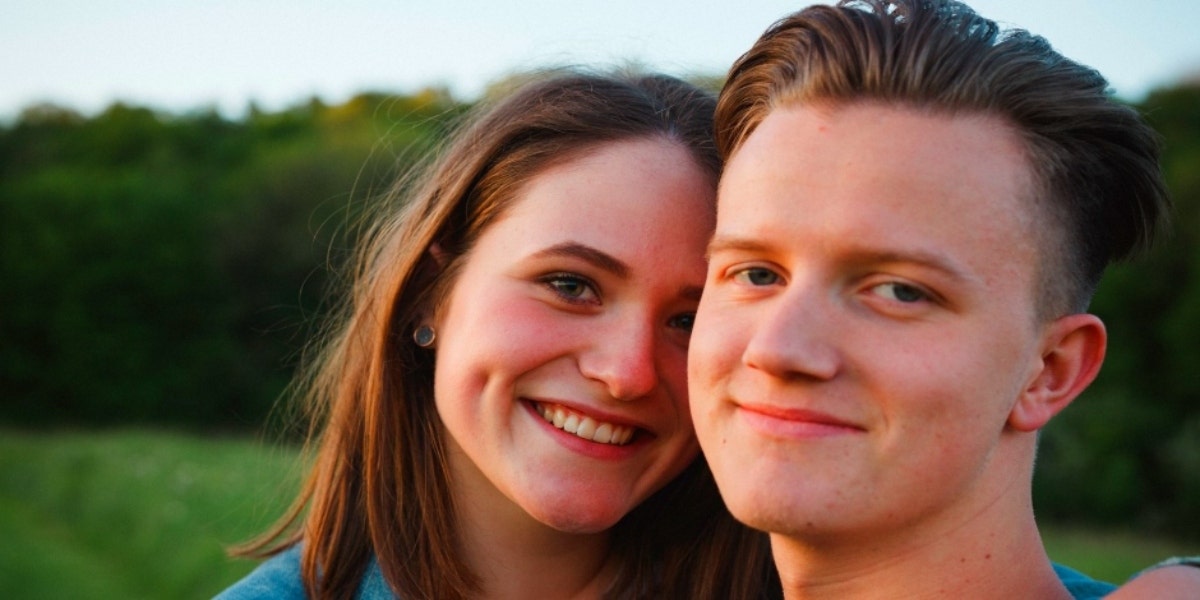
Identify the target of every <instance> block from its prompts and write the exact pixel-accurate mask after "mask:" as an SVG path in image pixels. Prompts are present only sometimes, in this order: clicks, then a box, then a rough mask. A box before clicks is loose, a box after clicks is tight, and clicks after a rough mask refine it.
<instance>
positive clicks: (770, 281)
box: [734, 267, 779, 286]
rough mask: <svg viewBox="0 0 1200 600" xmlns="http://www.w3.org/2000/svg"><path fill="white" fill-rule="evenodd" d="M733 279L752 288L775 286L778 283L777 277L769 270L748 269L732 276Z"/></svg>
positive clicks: (760, 268)
mask: <svg viewBox="0 0 1200 600" xmlns="http://www.w3.org/2000/svg"><path fill="white" fill-rule="evenodd" d="M734 279H736V280H737V281H740V282H742V283H748V284H750V285H753V286H764V285H775V284H776V283H779V275H777V274H775V273H774V272H773V271H771V270H770V269H764V268H762V267H750V268H748V269H742V270H741V271H738V272H737V273H735V274H734Z"/></svg>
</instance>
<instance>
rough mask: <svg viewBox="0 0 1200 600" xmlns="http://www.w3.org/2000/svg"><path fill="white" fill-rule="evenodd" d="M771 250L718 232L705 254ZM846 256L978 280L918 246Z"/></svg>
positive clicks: (865, 250)
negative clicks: (907, 265)
mask: <svg viewBox="0 0 1200 600" xmlns="http://www.w3.org/2000/svg"><path fill="white" fill-rule="evenodd" d="M771 250H772V247H771V246H770V245H768V244H765V243H763V242H760V241H758V240H756V239H754V238H749V237H740V236H721V235H717V236H713V239H712V241H710V242H709V243H708V252H707V254H706V256H707V257H712V255H713V254H715V253H717V252H730V251H733V252H738V251H740V252H751V253H756V254H763V253H767V252H770V251H771ZM848 256H849V258H850V260H852V261H853V262H855V263H859V264H879V263H910V264H915V265H921V266H922V267H925V268H929V269H933V270H935V271H940V272H942V273H944V274H946V275H947V276H948V277H951V278H954V279H958V280H962V281H975V280H978V277H977V276H975V275H973V274H971V273H970V272H968V271H967V270H964V269H962V268H960V267H959V266H957V265H956V264H955V262H954V261H952V260H950V259H949V258H948V257H946V256H944V255H942V254H939V253H937V252H929V251H926V250H920V249H903V250H887V249H884V250H878V249H874V248H857V249H851V250H850V251H849V252H848Z"/></svg>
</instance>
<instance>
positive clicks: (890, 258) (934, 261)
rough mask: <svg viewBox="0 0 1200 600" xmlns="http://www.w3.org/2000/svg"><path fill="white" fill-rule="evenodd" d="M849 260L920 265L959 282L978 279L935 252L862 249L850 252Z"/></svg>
mask: <svg viewBox="0 0 1200 600" xmlns="http://www.w3.org/2000/svg"><path fill="white" fill-rule="evenodd" d="M850 256H851V258H852V259H853V260H854V261H855V262H858V263H864V264H879V263H907V264H913V265H920V266H922V267H925V268H927V269H933V270H934V271H940V272H941V273H943V274H945V275H946V276H948V277H950V278H952V279H957V280H960V281H976V280H978V279H979V278H978V277H977V276H975V275H973V274H971V273H970V272H968V271H966V270H964V269H961V268H959V267H958V266H957V265H956V264H955V262H954V261H952V260H950V259H949V258H948V257H946V256H943V255H942V254H939V253H937V252H928V251H924V250H915V249H914V250H903V251H897V250H872V249H864V250H858V251H851V253H850Z"/></svg>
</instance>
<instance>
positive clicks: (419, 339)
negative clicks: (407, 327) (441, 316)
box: [412, 325, 437, 348]
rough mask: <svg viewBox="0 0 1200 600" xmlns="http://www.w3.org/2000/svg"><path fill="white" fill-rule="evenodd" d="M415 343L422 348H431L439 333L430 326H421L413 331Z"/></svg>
mask: <svg viewBox="0 0 1200 600" xmlns="http://www.w3.org/2000/svg"><path fill="white" fill-rule="evenodd" d="M412 337H413V341H414V342H416V344H417V345H418V346H420V347H422V348H430V347H432V346H433V342H434V340H436V339H437V332H436V331H434V330H433V328H432V327H430V326H428V325H421V326H419V327H417V328H416V329H414V330H413V336H412Z"/></svg>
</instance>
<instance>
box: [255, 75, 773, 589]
mask: <svg viewBox="0 0 1200 600" xmlns="http://www.w3.org/2000/svg"><path fill="white" fill-rule="evenodd" d="M714 109H715V100H714V98H713V97H712V95H711V94H709V93H707V92H705V91H702V90H700V89H698V88H696V87H694V86H692V85H690V84H687V83H685V82H682V81H680V80H677V79H674V78H670V77H666V76H656V75H644V76H599V75H591V74H583V73H565V74H564V73H558V74H555V75H553V76H549V77H542V78H539V79H537V80H535V81H534V82H532V83H528V84H526V85H525V86H523V87H521V88H520V89H518V90H517V91H516V92H515V93H513V94H512V95H510V96H508V97H507V98H505V99H503V100H502V101H500V102H499V103H497V104H496V105H495V106H492V107H490V108H488V109H486V110H484V111H482V112H481V113H479V115H478V116H477V117H476V118H474V119H473V120H472V121H471V122H470V123H469V124H468V125H467V126H465V127H464V128H463V129H461V130H459V132H458V133H457V134H456V135H455V136H454V138H453V139H452V140H451V141H450V144H449V146H448V147H447V150H446V151H445V152H444V153H442V154H441V156H440V157H438V158H437V159H436V160H435V161H434V162H433V163H432V164H431V166H430V168H428V169H427V170H426V172H425V175H424V177H423V179H421V180H419V181H418V182H417V183H416V184H415V185H404V184H402V183H398V184H397V185H396V187H395V189H394V190H393V191H392V192H390V193H389V194H388V197H387V198H385V199H384V203H383V204H382V206H384V207H393V206H394V207H398V208H395V209H391V208H385V210H386V212H385V213H384V214H383V215H382V216H381V217H380V218H379V219H377V220H375V223H376V225H374V226H373V228H372V229H371V230H370V231H369V232H368V235H367V236H366V239H365V240H364V243H363V244H362V246H361V248H362V249H361V255H360V256H359V257H358V261H357V263H356V269H355V271H354V274H353V286H352V288H351V291H350V297H349V298H348V300H347V302H346V305H345V307H344V309H343V310H344V314H343V315H341V316H340V317H339V318H338V320H337V321H336V323H338V325H336V328H335V329H334V330H333V331H332V333H331V334H330V335H329V336H328V337H327V339H326V341H325V342H324V344H323V346H322V347H321V348H322V349H321V351H320V352H319V353H317V356H316V358H315V360H314V361H312V363H311V365H310V368H309V371H308V373H309V375H308V377H307V378H306V379H302V380H301V381H302V383H303V385H302V386H300V387H301V389H300V395H301V396H302V397H303V398H304V400H305V401H306V402H307V403H308V404H310V405H312V406H313V407H314V408H315V414H316V415H317V416H316V417H314V418H315V419H318V420H319V421H320V422H321V423H323V431H322V432H321V433H320V435H319V436H316V437H315V438H314V445H315V447H316V448H317V450H316V455H315V463H314V465H313V468H312V472H311V474H310V476H309V478H308V480H307V482H306V484H305V486H304V488H303V489H302V491H301V493H300V495H299V497H298V498H297V499H296V502H295V503H294V505H293V507H292V508H291V509H290V510H289V511H288V513H287V514H286V515H285V516H284V517H283V518H282V519H281V520H280V521H279V522H278V524H277V525H276V526H275V527H274V528H272V529H271V530H270V531H268V532H267V533H266V534H264V536H263V537H262V538H260V539H259V540H257V541H255V542H252V543H251V544H249V545H248V546H247V547H246V548H244V549H243V550H242V553H243V554H248V555H256V556H266V555H271V554H274V553H277V552H279V551H281V550H283V549H285V548H288V547H290V546H292V545H293V544H297V543H302V544H303V546H302V552H301V556H302V558H301V566H302V574H303V579H304V585H305V588H306V590H307V591H308V594H309V596H311V597H314V598H352V597H353V596H354V594H355V591H356V590H357V588H358V585H359V582H360V580H361V578H362V575H363V573H364V572H365V570H366V568H367V566H368V565H369V563H370V561H371V559H372V556H374V558H375V559H376V560H377V561H378V564H379V567H380V569H381V570H382V573H383V575H384V576H385V578H386V579H387V581H388V582H389V584H390V585H391V587H392V589H393V590H394V591H395V592H396V593H397V594H398V595H399V597H401V598H438V599H454V598H466V597H470V596H472V595H477V594H478V593H479V582H478V579H477V578H476V577H475V575H474V574H473V573H472V572H471V570H470V568H469V567H468V565H466V564H464V563H463V561H462V560H461V559H460V558H459V556H460V553H459V552H458V550H457V541H456V540H457V536H456V526H457V524H456V519H455V509H454V502H453V498H452V495H451V487H450V483H449V482H450V477H451V474H450V472H449V470H448V467H447V461H446V450H445V440H444V433H443V431H442V425H441V422H440V420H439V417H438V415H437V412H436V409H435V407H434V401H433V366H434V365H433V354H432V353H431V352H429V351H427V350H423V349H421V348H419V347H417V346H416V345H415V344H414V343H413V341H412V339H411V337H410V336H411V333H412V331H413V329H414V327H415V326H416V324H417V323H418V321H419V320H420V319H421V318H422V317H423V316H428V315H423V314H422V311H423V310H427V308H428V307H436V306H437V304H438V301H439V300H440V299H442V298H445V297H446V294H447V293H448V291H449V288H450V286H451V285H452V283H453V281H454V279H455V273H456V272H457V271H458V269H459V267H460V264H461V262H462V260H463V258H464V257H465V256H466V255H467V253H468V251H469V250H470V249H471V247H472V246H473V245H474V243H475V242H476V240H477V239H478V238H479V236H480V234H481V233H482V232H483V231H484V230H485V229H486V228H487V227H488V225H489V224H490V223H492V222H494V221H495V220H496V219H497V217H498V216H500V215H501V214H503V212H504V211H505V209H506V208H507V207H508V206H509V205H510V203H511V202H513V200H514V199H515V198H517V197H518V195H519V193H520V190H521V189H522V186H524V185H525V183H526V182H528V181H529V180H530V179H531V178H532V177H534V176H536V175H537V174H538V173H541V172H543V171H545V170H546V169H547V168H549V167H551V166H553V165H556V164H561V163H563V162H566V161H569V160H572V159H574V158H577V157H579V156H580V155H581V154H583V153H585V152H588V151H590V150H592V149H594V148H596V147H597V146H598V145H601V144H605V143H611V142H616V141H621V140H629V139H636V138H643V137H658V138H664V139H667V140H670V141H672V142H674V143H677V144H679V145H680V146H682V147H684V148H686V149H688V151H689V152H690V154H691V155H692V157H693V159H694V160H695V161H696V163H697V164H698V165H699V166H700V167H701V168H702V169H703V170H704V171H705V172H706V173H708V174H709V176H710V177H711V178H712V181H713V185H714V186H715V184H716V180H717V177H718V175H719V171H720V166H721V162H720V159H719V158H718V156H717V151H716V148H715V145H714V142H713V139H712V115H713V112H714ZM435 247H436V253H437V258H436V260H435V259H434V258H433V256H432V254H431V249H433V248H435ZM611 540H612V542H611V544H612V546H611V550H612V552H613V553H614V556H615V557H616V558H617V560H618V561H619V564H620V569H619V574H618V576H617V578H616V580H615V581H614V582H613V584H612V586H611V587H610V589H609V593H608V594H607V596H608V597H612V598H642V597H654V598H758V597H762V595H763V592H762V590H764V589H768V588H773V587H774V586H772V585H771V584H770V582H771V581H772V577H773V566H772V565H771V561H770V556H769V550H768V548H767V543H766V539H765V536H764V535H763V534H760V533H758V532H753V531H750V530H748V529H746V528H745V527H743V526H741V525H739V524H738V523H736V522H735V521H734V520H733V518H732V517H731V516H730V515H729V513H728V512H727V511H726V510H725V508H724V505H723V504H722V503H721V500H720V497H719V496H718V494H717V490H716V487H715V485H714V483H713V481H712V477H711V474H710V473H709V471H708V466H707V464H706V463H705V462H704V460H703V458H697V459H696V460H695V462H694V463H693V464H692V465H690V466H689V467H688V469H687V470H685V471H684V473H682V474H681V475H680V476H679V477H677V478H676V479H675V480H673V481H672V482H670V483H669V484H667V485H666V486H665V487H664V488H663V489H662V490H659V491H658V492H657V493H656V494H654V495H653V496H652V497H650V498H649V499H647V500H646V501H645V502H644V503H642V504H641V505H640V506H639V507H638V508H637V509H635V510H634V511H633V512H631V513H630V514H628V515H626V517H625V518H624V519H622V520H621V521H620V522H619V523H618V524H617V525H616V526H614V528H613V529H612V530H611Z"/></svg>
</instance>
